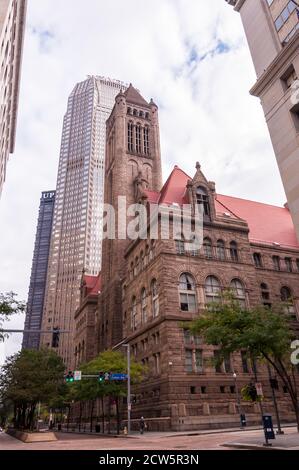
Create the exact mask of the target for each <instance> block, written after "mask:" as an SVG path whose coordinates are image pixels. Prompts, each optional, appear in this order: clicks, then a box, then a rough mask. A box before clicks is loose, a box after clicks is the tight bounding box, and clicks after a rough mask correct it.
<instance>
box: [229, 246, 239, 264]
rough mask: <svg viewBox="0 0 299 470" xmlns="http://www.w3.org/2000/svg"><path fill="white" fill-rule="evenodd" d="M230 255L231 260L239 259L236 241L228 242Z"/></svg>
mask: <svg viewBox="0 0 299 470" xmlns="http://www.w3.org/2000/svg"><path fill="white" fill-rule="evenodd" d="M229 251H230V257H231V260H232V261H235V262H237V261H239V253H238V245H237V243H236V242H230V248H229Z"/></svg>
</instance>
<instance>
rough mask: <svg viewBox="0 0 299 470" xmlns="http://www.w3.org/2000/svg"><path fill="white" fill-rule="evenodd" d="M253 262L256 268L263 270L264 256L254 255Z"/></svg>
mask: <svg viewBox="0 0 299 470" xmlns="http://www.w3.org/2000/svg"><path fill="white" fill-rule="evenodd" d="M253 260H254V264H255V267H256V268H262V267H263V263H262V255H261V254H260V253H254V254H253Z"/></svg>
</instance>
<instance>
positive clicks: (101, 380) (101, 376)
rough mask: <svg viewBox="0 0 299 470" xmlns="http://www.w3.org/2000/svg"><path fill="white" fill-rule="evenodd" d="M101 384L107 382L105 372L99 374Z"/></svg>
mask: <svg viewBox="0 0 299 470" xmlns="http://www.w3.org/2000/svg"><path fill="white" fill-rule="evenodd" d="M98 381H99V383H103V382H105V374H104V372H100V373H99V378H98Z"/></svg>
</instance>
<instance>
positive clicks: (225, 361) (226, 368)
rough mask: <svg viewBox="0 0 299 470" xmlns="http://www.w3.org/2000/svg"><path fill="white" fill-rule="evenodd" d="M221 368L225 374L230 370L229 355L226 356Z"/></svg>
mask: <svg viewBox="0 0 299 470" xmlns="http://www.w3.org/2000/svg"><path fill="white" fill-rule="evenodd" d="M223 368H224V372H225V373H226V374H229V373H230V372H231V371H232V366H231V360H230V356H226V357H225V358H224V361H223Z"/></svg>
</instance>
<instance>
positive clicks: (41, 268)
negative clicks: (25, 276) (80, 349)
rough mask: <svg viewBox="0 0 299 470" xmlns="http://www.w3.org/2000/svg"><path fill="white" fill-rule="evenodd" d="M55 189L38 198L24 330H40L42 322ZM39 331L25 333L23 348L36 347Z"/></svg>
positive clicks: (37, 346) (38, 341) (37, 345)
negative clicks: (37, 214) (38, 204)
mask: <svg viewBox="0 0 299 470" xmlns="http://www.w3.org/2000/svg"><path fill="white" fill-rule="evenodd" d="M54 202H55V191H47V192H43V193H42V196H41V200H40V207H39V216H38V223H37V231H36V237H35V246H34V254H33V262H32V269H31V278H30V286H29V294H28V302H27V309H26V320H25V330H40V329H41V324H42V316H43V307H44V298H45V288H46V280H47V269H48V260H49V251H50V242H51V232H52V222H53V213H54ZM39 344H40V333H31V332H30V333H25V334H24V336H23V349H38V348H39Z"/></svg>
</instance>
